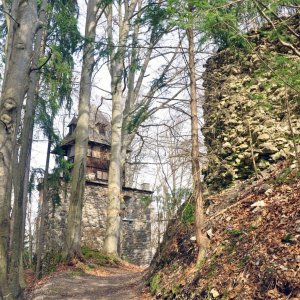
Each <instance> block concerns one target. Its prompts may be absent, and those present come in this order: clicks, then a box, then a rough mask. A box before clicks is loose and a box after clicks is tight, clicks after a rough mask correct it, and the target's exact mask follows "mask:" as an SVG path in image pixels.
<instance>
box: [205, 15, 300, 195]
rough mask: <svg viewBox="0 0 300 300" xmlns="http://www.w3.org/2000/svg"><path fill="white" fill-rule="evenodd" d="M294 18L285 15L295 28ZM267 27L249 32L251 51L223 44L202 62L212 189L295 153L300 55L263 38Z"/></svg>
mask: <svg viewBox="0 0 300 300" xmlns="http://www.w3.org/2000/svg"><path fill="white" fill-rule="evenodd" d="M299 20H300V17H299V16H296V17H295V18H294V19H293V20H292V21H290V22H291V25H294V28H295V29H296V30H298V32H300V28H299V26H298V25H299ZM266 32H268V31H266V28H263V30H260V31H255V32H254V31H253V32H251V33H250V34H249V43H251V47H250V52H249V51H248V52H243V51H238V52H237V51H233V50H224V51H221V52H219V53H218V54H217V55H215V56H213V57H212V58H210V59H209V60H208V62H207V64H206V72H205V74H204V77H203V80H204V87H205V91H206V92H205V99H204V118H205V125H204V128H203V134H204V137H205V143H206V146H207V152H208V160H209V168H208V170H206V175H207V176H206V182H207V184H208V185H209V186H211V187H213V188H214V189H215V188H217V189H220V188H224V187H227V186H228V185H230V184H231V183H232V182H233V181H234V180H237V179H246V178H249V177H250V176H252V175H253V174H254V173H255V172H259V171H260V170H264V169H266V168H268V167H269V166H270V165H271V164H273V163H274V162H277V161H279V160H282V159H286V158H288V157H291V156H295V149H294V144H293V141H294V140H298V139H299V137H300V121H299V113H300V109H299V108H300V107H299V88H300V83H299V78H298V79H296V78H295V75H297V74H299V73H300V58H299V56H297V55H294V54H293V51H292V50H290V49H289V48H287V47H283V46H282V45H281V44H280V43H279V42H278V43H270V42H268V34H266ZM298 43H299V47H300V42H299V41H298Z"/></svg>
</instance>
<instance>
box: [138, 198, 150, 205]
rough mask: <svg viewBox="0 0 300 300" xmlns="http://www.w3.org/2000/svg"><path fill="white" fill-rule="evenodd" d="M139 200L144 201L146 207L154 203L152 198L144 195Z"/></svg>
mask: <svg viewBox="0 0 300 300" xmlns="http://www.w3.org/2000/svg"><path fill="white" fill-rule="evenodd" d="M139 200H140V201H142V202H143V203H144V204H145V206H149V205H150V204H151V202H152V197H151V196H146V195H144V196H140V197H139Z"/></svg>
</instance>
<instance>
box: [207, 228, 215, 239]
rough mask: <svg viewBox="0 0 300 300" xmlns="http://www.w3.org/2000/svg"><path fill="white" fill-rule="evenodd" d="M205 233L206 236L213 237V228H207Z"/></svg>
mask: <svg viewBox="0 0 300 300" xmlns="http://www.w3.org/2000/svg"><path fill="white" fill-rule="evenodd" d="M206 234H207V236H208V238H209V239H211V238H212V237H213V230H212V228H210V229H209V230H207V231H206Z"/></svg>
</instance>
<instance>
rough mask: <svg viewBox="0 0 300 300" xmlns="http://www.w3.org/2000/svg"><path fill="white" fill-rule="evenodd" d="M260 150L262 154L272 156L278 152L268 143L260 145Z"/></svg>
mask: <svg viewBox="0 0 300 300" xmlns="http://www.w3.org/2000/svg"><path fill="white" fill-rule="evenodd" d="M260 148H261V149H262V153H265V154H274V153H276V152H278V151H279V150H278V148H277V147H276V146H275V145H273V144H272V143H270V142H267V143H263V144H261V145H260Z"/></svg>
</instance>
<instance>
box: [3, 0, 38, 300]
mask: <svg viewBox="0 0 300 300" xmlns="http://www.w3.org/2000/svg"><path fill="white" fill-rule="evenodd" d="M16 12H17V13H16V16H15V17H16V18H15V19H16V21H17V22H18V24H16V23H15V22H14V25H13V26H14V30H13V34H11V37H10V38H11V39H12V40H11V41H8V42H9V44H10V45H11V48H10V49H11V50H10V53H9V56H8V57H7V62H6V67H5V69H6V72H5V79H4V82H3V87H2V95H1V102H0V295H1V296H2V297H3V298H5V299H13V298H14V296H13V295H12V294H11V292H10V289H9V286H8V276H7V272H8V245H9V219H10V216H9V214H10V207H11V179H12V156H13V152H14V149H15V148H16V132H17V124H18V123H19V120H20V114H21V108H22V104H23V99H24V96H25V93H26V90H27V86H28V75H29V70H30V62H31V54H32V45H33V39H34V36H35V32H36V29H37V26H38V17H37V7H36V1H20V2H19V6H18V8H17V9H16Z"/></svg>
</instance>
